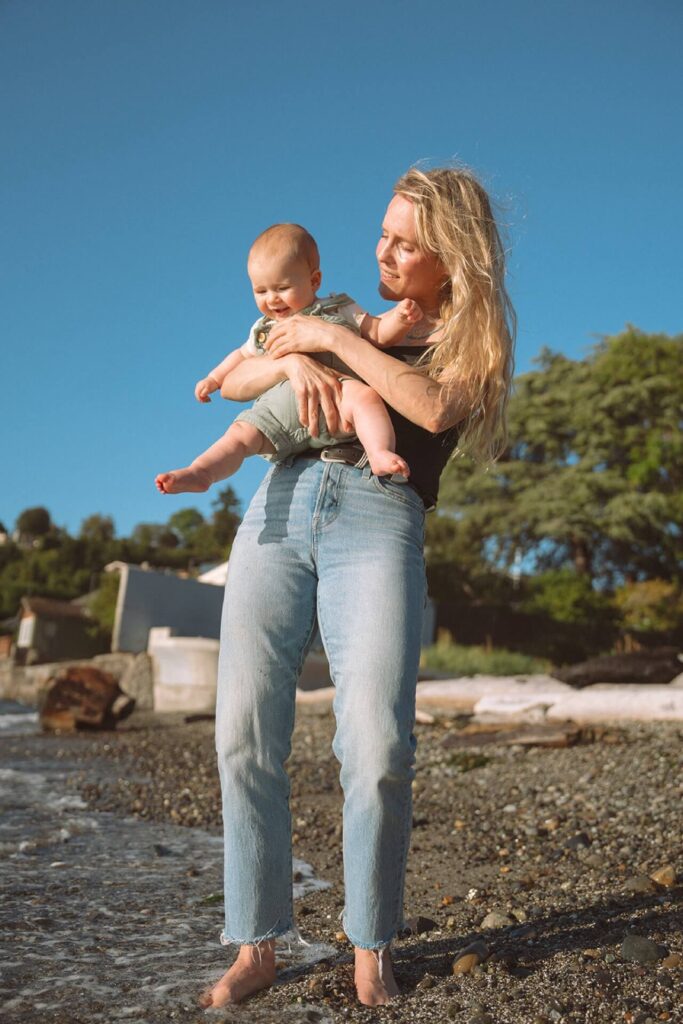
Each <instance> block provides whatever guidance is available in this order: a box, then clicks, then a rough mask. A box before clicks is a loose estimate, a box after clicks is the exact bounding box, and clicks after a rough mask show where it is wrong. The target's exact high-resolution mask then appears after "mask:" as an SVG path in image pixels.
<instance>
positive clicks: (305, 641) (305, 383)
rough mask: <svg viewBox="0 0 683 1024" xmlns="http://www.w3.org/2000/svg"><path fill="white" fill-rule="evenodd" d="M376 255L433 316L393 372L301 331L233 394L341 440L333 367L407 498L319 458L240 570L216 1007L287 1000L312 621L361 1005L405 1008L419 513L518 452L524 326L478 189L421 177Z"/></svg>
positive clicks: (451, 174)
mask: <svg viewBox="0 0 683 1024" xmlns="http://www.w3.org/2000/svg"><path fill="white" fill-rule="evenodd" d="M394 193H395V194H394V197H393V199H392V200H391V202H390V203H389V206H388V209H387V211H386V215H385V217H384V221H383V224H382V234H381V238H380V240H379V243H378V245H377V260H378V263H379V271H380V288H379V290H380V293H381V295H382V296H383V297H384V298H386V299H389V300H391V301H394V302H398V301H400V300H401V299H406V298H410V299H414V300H415V302H417V303H418V305H419V306H420V308H421V309H422V311H423V317H422V320H421V321H420V322H418V323H417V324H416V325H415V326H414V327H413V328H412V330H411V332H410V333H409V335H408V336H407V338H406V339H405V342H404V344H402V345H401V346H398V347H395V348H393V349H390V350H387V351H380V350H378V349H377V348H374V347H373V346H372V345H370V344H368V342H366V341H363V340H362V339H361V338H359V337H358V336H357V335H354V334H353V333H352V332H351V331H349V330H346V329H345V328H344V327H341V326H338V325H336V324H328V323H323V322H319V321H317V320H315V321H314V320H313V319H311V318H310V317H299V316H294V317H292V318H290V319H288V320H286V321H284V322H283V323H282V324H279V325H277V326H276V327H275V328H274V329H273V331H272V333H271V334H270V337H269V341H268V349H269V354H268V356H266V357H264V358H262V359H251V360H247V361H246V362H245V363H242V364H241V365H240V366H239V367H238V368H237V369H236V370H235V371H234V372H233V373H232V374H230V375H229V376H228V377H227V378H226V380H225V381H224V384H223V388H222V394H223V396H224V397H226V398H231V399H235V400H238V401H246V400H248V399H252V398H254V397H256V396H257V395H259V394H261V393H262V392H263V391H265V390H266V389H267V388H270V387H272V386H273V385H274V384H276V383H278V382H279V381H281V380H285V379H289V380H290V382H291V383H292V386H293V388H294V390H295V392H296V395H297V403H298V408H299V414H300V419H301V422H302V424H303V425H305V426H308V427H309V429H310V430H311V432H314V431H315V429H316V427H317V423H318V414H319V410H320V409H322V411H323V412H324V414H325V418H326V420H327V424H328V429H329V430H330V432H331V433H334V432H335V431H336V430H337V428H338V426H340V414H339V396H340V385H339V381H338V379H337V377H336V376H335V375H334V373H332V372H331V371H330V370H328V369H327V368H326V367H324V366H322V365H321V364H320V363H318V362H317V361H316V360H315V359H314V358H313V357H312V353H315V352H323V351H324V352H332V353H334V354H335V355H336V356H337V357H338V358H339V359H340V360H341V361H342V362H343V363H344V364H346V365H347V366H349V367H350V368H351V369H352V370H353V371H354V372H355V373H357V374H358V375H359V377H361V378H362V379H363V380H365V381H366V382H367V383H368V384H369V385H370V387H372V388H374V390H375V391H376V392H378V394H379V395H380V396H381V397H382V398H383V399H384V401H385V402H386V404H387V406H388V407H389V409H390V413H391V416H392V420H393V423H394V427H395V429H396V438H397V451H398V452H399V453H400V454H401V456H402V457H403V458H404V459H405V460H406V461H407V462H408V464H409V465H410V467H411V476H410V482H409V483H406V482H404V481H403V482H401V481H394V480H393V479H392V478H390V477H377V476H374V475H373V474H372V473H371V472H370V469H369V468H368V466H367V465H366V464H365V461H366V460H365V459H364V457H363V451H362V449H354V448H353V447H349V446H343V447H341V448H337V449H328V450H323V454H322V455H321V451H320V450H319V449H318V450H316V451H313V450H311V451H309V452H305V453H303V454H302V455H299V456H296V457H293V458H291V459H288V460H286V461H284V462H281V463H279V464H278V465H276V466H275V467H274V468H273V469H272V470H271V471H270V473H269V474H268V475H267V476H266V478H265V480H264V481H263V484H262V485H261V487H260V489H259V491H258V492H257V494H256V495H255V497H254V499H253V501H252V503H251V505H250V507H249V510H248V511H247V514H246V516H245V518H244V521H243V523H242V525H241V527H240V529H239V532H238V535H237V537H236V539H235V543H234V546H233V549H232V553H231V556H230V567H229V574H228V582H227V586H226V596H225V605H224V612H223V625H222V634H221V656H220V664H219V673H218V677H219V678H218V707H217V713H216V746H217V751H218V765H219V772H220V777H221V785H222V794H223V818H224V826H225V928H224V931H223V934H222V936H221V941H222V942H223V943H224V944H236V945H238V946H239V947H240V949H239V953H238V955H237V959H236V960H235V962H234V963H233V965H232V966H231V967H230V969H229V970H228V971H227V972H226V974H225V975H224V976H223V977H222V978H221V979H220V981H218V982H217V983H216V985H214V987H213V988H212V989H211V990H210V991H209V992H207V993H206V994H205V995H204V997H203V1004H204V1005H205V1006H222V1005H224V1004H226V1003H228V1002H239V1001H240V1000H242V999H244V998H245V997H247V996H248V995H251V994H253V993H254V992H256V991H258V990H259V989H262V988H266V987H268V986H269V985H271V984H272V983H273V981H274V979H275V952H274V947H275V939H276V938H278V936H282V935H285V934H286V933H287V932H292V931H295V925H294V919H293V908H292V879H291V838H290V831H291V830H290V817H289V808H288V795H289V782H288V778H287V774H286V771H285V768H284V763H285V761H286V759H287V756H288V754H289V749H290V737H291V731H292V727H293V723H294V699H295V689H296V682H297V677H298V674H299V671H300V668H301V665H302V662H303V659H304V656H305V653H306V650H307V647H308V645H309V644H310V642H311V639H312V637H313V635H314V633H315V628H316V621H317V623H318V624H319V627H320V632H321V635H322V639H323V642H324V645H325V649H326V652H327V656H328V659H329V663H330V670H331V673H332V677H333V679H334V683H335V687H336V696H335V700H334V713H335V716H336V721H337V730H336V735H335V739H334V744H333V749H334V752H335V754H336V756H337V758H338V759H339V761H340V763H341V773H340V780H341V784H342V788H343V791H344V840H343V846H344V851H343V852H344V878H345V908H344V914H343V927H344V931H345V932H346V935H347V936H348V938H349V939H350V940H351V942H352V943H353V944H354V947H355V981H356V989H357V993H358V998H359V1000H360V1002H361V1003H363V1004H365V1005H368V1006H376V1005H380V1004H382V1003H386V1002H388V1001H389V1000H390V999H391V998H392V997H393V996H394V995H396V994H397V993H398V988H397V986H396V982H395V979H394V975H393V971H392V964H391V957H390V951H389V947H390V943H391V941H392V939H393V938H394V936H395V935H396V933H397V931H398V930H399V929H400V927H401V924H402V920H403V889H404V880H405V868H406V859H407V855H408V847H409V843H410V832H411V822H412V811H411V783H412V780H413V775H414V773H413V763H414V753H415V738H414V736H413V725H414V718H415V686H416V681H417V670H418V661H419V655H420V641H421V631H422V612H423V607H424V600H425V575H424V559H423V540H424V514H425V510H427V509H429V508H432V507H434V505H435V504H436V500H437V494H438V486H439V476H440V473H441V471H442V469H443V467H444V466H445V464H446V462H447V461H448V459H449V457H450V456H451V454H452V453H453V452H454V450H455V448H456V446H459V447H460V448H466V449H468V450H469V451H471V452H472V453H474V454H475V455H476V456H477V457H479V458H481V459H484V460H489V459H491V458H493V457H495V455H496V453H497V452H498V450H499V449H500V446H501V445H502V444H503V443H504V436H505V410H506V405H507V399H508V393H509V389H510V381H511V375H512V347H513V329H514V314H513V311H512V308H511V305H510V302H509V299H508V296H507V292H506V290H505V284H504V252H503V248H502V245H501V241H500V237H499V234H498V230H497V227H496V224H495V221H494V217H493V214H492V211H491V205H490V203H489V200H488V197H487V195H486V192H485V191H484V189H483V188H482V187H481V185H480V184H479V183H478V181H477V180H476V179H475V178H474V177H473V176H472V175H471V174H470V173H469V172H467V171H464V170H461V169H453V168H443V169H438V170H433V171H426V172H424V171H421V170H417V169H411V170H409V171H408V172H407V174H405V175H404V176H403V177H402V178H400V179H399V181H398V182H397V184H396V186H395V188H394Z"/></svg>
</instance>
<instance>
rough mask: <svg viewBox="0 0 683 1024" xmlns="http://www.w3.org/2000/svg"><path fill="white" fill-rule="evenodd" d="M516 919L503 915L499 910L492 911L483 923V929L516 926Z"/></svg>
mask: <svg viewBox="0 0 683 1024" xmlns="http://www.w3.org/2000/svg"><path fill="white" fill-rule="evenodd" d="M514 923H515V921H514V918H512V917H510V916H509V915H508V914H502V913H501V912H500V911H498V910H492V911H491V912H490V913H488V914H487V915H486V917H485V918H484V920H483V921H482V922H481V925H480V927H481V928H485V929H487V928H491V929H493V928H508V927H509V926H510V925H511V924H514Z"/></svg>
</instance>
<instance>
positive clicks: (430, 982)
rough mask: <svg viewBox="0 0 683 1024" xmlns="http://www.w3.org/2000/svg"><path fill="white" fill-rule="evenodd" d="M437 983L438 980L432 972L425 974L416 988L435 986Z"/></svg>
mask: <svg viewBox="0 0 683 1024" xmlns="http://www.w3.org/2000/svg"><path fill="white" fill-rule="evenodd" d="M435 984H436V981H435V979H434V978H433V977H432V975H431V974H425V976H424V978H423V979H422V980H421V981H418V983H417V985H416V986H415V988H419V989H425V988H434V985H435Z"/></svg>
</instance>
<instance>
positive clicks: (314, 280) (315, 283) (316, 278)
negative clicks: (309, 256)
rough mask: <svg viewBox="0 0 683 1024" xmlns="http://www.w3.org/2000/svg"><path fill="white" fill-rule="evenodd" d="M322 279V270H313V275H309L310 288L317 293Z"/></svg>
mask: <svg viewBox="0 0 683 1024" xmlns="http://www.w3.org/2000/svg"><path fill="white" fill-rule="evenodd" d="M322 279H323V274H322V270H314V271H313V273H312V274H311V288H312V289H313V291H315V292H317V290H318V288H319V287H320V282H321V281H322Z"/></svg>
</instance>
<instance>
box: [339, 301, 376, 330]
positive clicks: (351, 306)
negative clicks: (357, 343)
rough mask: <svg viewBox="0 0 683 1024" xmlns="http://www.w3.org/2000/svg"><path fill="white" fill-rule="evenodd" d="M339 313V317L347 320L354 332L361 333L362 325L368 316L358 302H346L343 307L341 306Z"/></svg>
mask: <svg viewBox="0 0 683 1024" xmlns="http://www.w3.org/2000/svg"><path fill="white" fill-rule="evenodd" d="M337 312H338V313H339V316H341V317H343V319H344V320H346V322H347V323H348V324H349V326H350V327H351V328H352V329H353V330H354V331H358V332H360V329H361V325H362V323H363V321H364V320H365V318H366V316H367V315H368V314H367V312H366V311H365V310H364V309H362V308H361V307H360V306H359V305H358V303H357V302H354V301H353V299H350V300H349V301H348V302H345V303H344V305H343V306H340V307H339V309H338V310H337Z"/></svg>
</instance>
